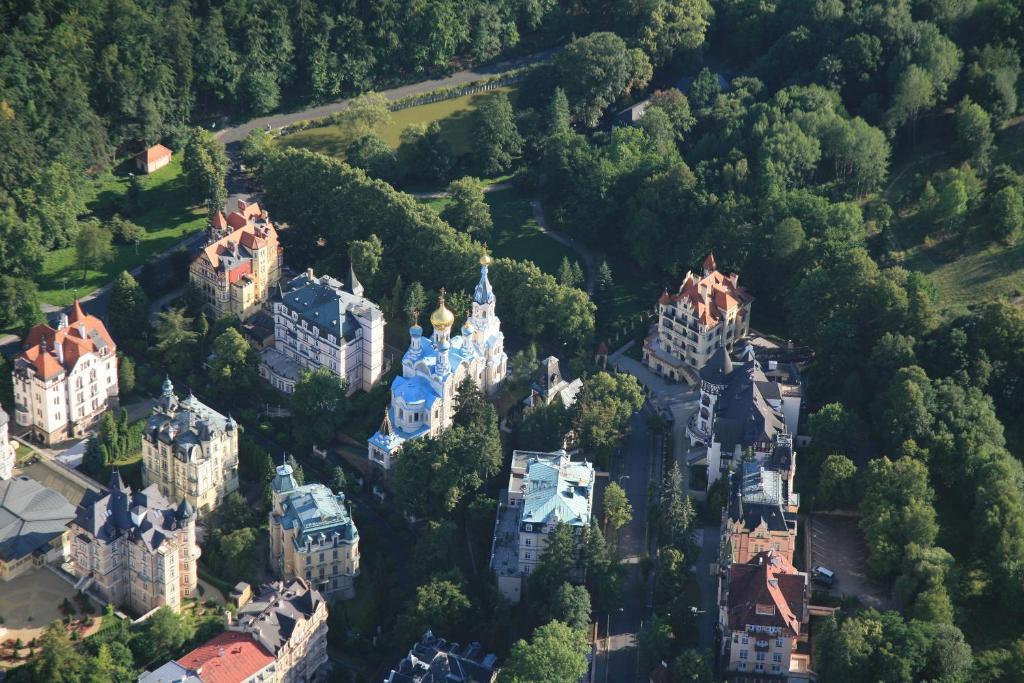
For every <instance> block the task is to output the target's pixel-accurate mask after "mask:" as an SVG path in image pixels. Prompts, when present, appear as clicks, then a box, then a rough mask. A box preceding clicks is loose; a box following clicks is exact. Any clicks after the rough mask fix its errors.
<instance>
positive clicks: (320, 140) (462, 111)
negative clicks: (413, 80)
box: [278, 86, 515, 157]
mask: <svg viewBox="0 0 1024 683" xmlns="http://www.w3.org/2000/svg"><path fill="white" fill-rule="evenodd" d="M498 92H504V93H507V94H508V95H509V96H510V97H512V98H513V100H514V98H515V87H514V86H513V87H508V88H496V89H495V90H490V91H488V92H486V93H477V94H475V95H464V96H463V97H456V98H454V99H451V100H444V101H442V102H434V103H432V104H423V105H420V106H418V107H409V108H408V109H402V110H401V111H396V112H393V113H392V114H391V123H389V124H388V125H386V126H379V127H378V128H377V134H378V135H380V136H381V138H383V139H384V141H385V142H386V143H388V144H389V145H391V148H392V149H398V142H399V138H400V137H401V135H402V131H403V130H405V129H406V128H408V127H409V126H411V125H412V124H414V123H431V122H433V121H437V122H439V123H440V124H441V132H442V134H443V135H444V137H445V138H446V139H447V140H448V142H449V143H451V145H452V148H453V149H454V151H455V154H457V155H458V154H464V153H466V152H468V151H470V146H471V136H472V132H473V131H472V128H473V117H472V114H473V112H474V111H475V110H476V107H477V104H478V103H479V102H480V100H481V99H482V98H485V97H488V96H490V95H492V94H494V93H498ZM347 140H348V135H347V133H346V131H344V130H343V129H342V128H341V127H340V126H325V127H323V128H310V129H307V130H303V131H299V132H297V133H292V134H290V135H286V136H284V137H282V138H280V140H279V143H278V144H281V145H283V146H285V147H301V148H304V149H309V150H312V151H314V152H322V153H323V154H328V155H330V156H334V157H343V156H344V155H345V145H346V144H347Z"/></svg>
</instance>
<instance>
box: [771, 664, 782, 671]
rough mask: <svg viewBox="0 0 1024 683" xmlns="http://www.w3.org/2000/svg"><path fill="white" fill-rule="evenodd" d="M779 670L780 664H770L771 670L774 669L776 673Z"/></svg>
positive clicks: (780, 668)
mask: <svg viewBox="0 0 1024 683" xmlns="http://www.w3.org/2000/svg"><path fill="white" fill-rule="evenodd" d="M781 670H782V667H781V666H779V665H778V664H772V671H774V672H775V673H778V672H779V671H781Z"/></svg>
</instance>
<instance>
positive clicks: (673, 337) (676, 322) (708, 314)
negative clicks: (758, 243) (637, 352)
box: [643, 254, 754, 381]
mask: <svg viewBox="0 0 1024 683" xmlns="http://www.w3.org/2000/svg"><path fill="white" fill-rule="evenodd" d="M753 301H754V298H753V297H752V296H751V295H750V294H748V293H747V291H746V290H745V289H743V288H742V287H740V285H739V275H736V274H735V273H734V274H732V275H728V276H726V275H725V274H723V273H721V272H719V271H718V268H717V266H716V264H715V257H714V255H712V254H708V257H707V258H706V259H705V260H704V267H703V271H702V274H701V275H699V276H698V275H697V274H696V273H694V272H692V271H688V272H687V273H686V277H684V278H683V283H682V284H681V285H679V289H678V290H677V291H676V292H675V293H674V294H670V293H668V292H667V291H666V292H665V293H664V294H662V295H661V298H660V299H659V300H658V327H657V330H656V331H655V332H654V333H653V334H652V335H651V336H649V337H648V338H647V339H646V340H645V341H644V349H643V359H644V364H645V365H647V366H648V367H650V368H651V369H652V370H654V371H655V372H657V373H658V374H659V375H663V376H665V377H668V378H669V379H672V380H676V381H692V379H693V377H694V372H695V371H698V370H700V369H701V368H703V367H704V365H705V364H707V362H708V361H709V360H710V359H711V357H712V356H713V355H714V354H715V351H716V350H717V349H720V348H724V349H725V350H726V351H727V352H731V351H732V350H733V348H734V347H735V346H736V342H737V341H739V340H740V339H744V338H745V337H746V336H747V335H748V334H749V333H750V308H751V304H752V303H753Z"/></svg>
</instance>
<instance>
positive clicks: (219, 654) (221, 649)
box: [217, 648, 224, 657]
mask: <svg viewBox="0 0 1024 683" xmlns="http://www.w3.org/2000/svg"><path fill="white" fill-rule="evenodd" d="M217 656H218V657H223V656H224V648H218V649H217Z"/></svg>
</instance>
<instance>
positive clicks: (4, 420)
mask: <svg viewBox="0 0 1024 683" xmlns="http://www.w3.org/2000/svg"><path fill="white" fill-rule="evenodd" d="M10 422H11V418H10V417H9V416H8V415H7V412H6V411H5V410H4V408H3V406H0V481H4V480H6V479H10V478H11V477H12V476H13V475H14V464H15V455H14V444H13V443H11V435H10V432H9V431H8V428H9V426H10Z"/></svg>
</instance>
